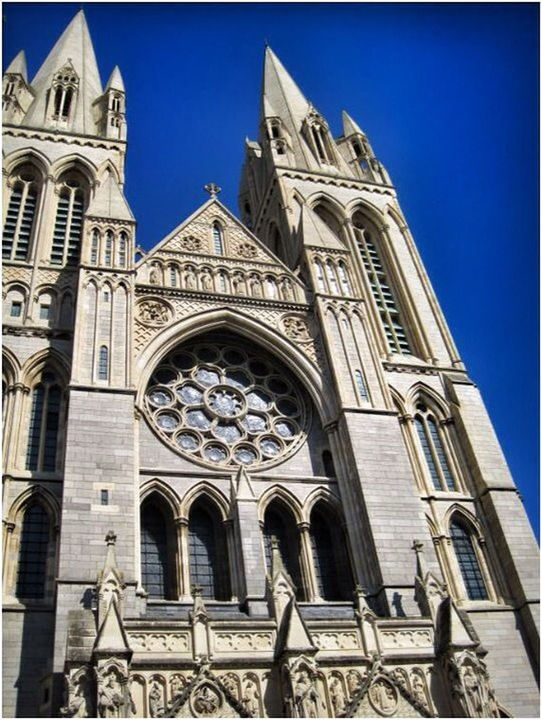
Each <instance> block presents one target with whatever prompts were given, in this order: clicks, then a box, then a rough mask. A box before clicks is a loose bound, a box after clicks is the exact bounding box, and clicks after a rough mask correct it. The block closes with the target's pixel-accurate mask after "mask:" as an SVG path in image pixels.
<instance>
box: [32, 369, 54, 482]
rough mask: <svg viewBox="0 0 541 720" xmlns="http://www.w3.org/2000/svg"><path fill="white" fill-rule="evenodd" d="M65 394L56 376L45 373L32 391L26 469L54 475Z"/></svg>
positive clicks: (48, 371)
mask: <svg viewBox="0 0 541 720" xmlns="http://www.w3.org/2000/svg"><path fill="white" fill-rule="evenodd" d="M61 399H62V394H61V390H60V386H59V384H58V380H57V377H56V375H55V374H54V373H53V372H51V371H50V370H46V371H45V372H44V373H43V374H42V376H41V380H40V382H39V383H38V384H37V385H36V386H35V387H34V389H33V390H32V406H31V410H30V426H29V432H28V446H27V450H26V469H27V470H44V471H47V472H54V471H55V470H56V465H57V451H58V427H59V422H60V406H61Z"/></svg>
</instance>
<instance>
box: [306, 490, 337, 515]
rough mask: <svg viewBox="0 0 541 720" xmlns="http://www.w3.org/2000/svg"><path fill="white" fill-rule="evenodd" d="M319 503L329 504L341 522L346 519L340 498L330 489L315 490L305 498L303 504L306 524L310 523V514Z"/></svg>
mask: <svg viewBox="0 0 541 720" xmlns="http://www.w3.org/2000/svg"><path fill="white" fill-rule="evenodd" d="M318 502H325V503H327V504H328V505H329V506H330V507H331V508H332V509H333V511H334V512H335V513H336V514H337V515H338V517H339V518H340V520H342V521H343V519H344V512H343V508H342V502H341V501H340V498H339V497H338V496H337V495H336V494H335V493H333V492H332V491H331V490H329V489H328V488H324V487H318V488H314V490H312V491H311V492H310V493H309V494H308V496H307V497H306V498H305V500H304V502H303V504H302V515H303V521H304V522H310V513H311V512H312V510H313V508H314V506H315V505H316V504H317V503H318Z"/></svg>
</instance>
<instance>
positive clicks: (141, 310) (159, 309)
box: [136, 298, 174, 327]
mask: <svg viewBox="0 0 541 720" xmlns="http://www.w3.org/2000/svg"><path fill="white" fill-rule="evenodd" d="M136 313H137V319H138V320H139V322H141V323H143V324H144V325H148V326H150V327H156V326H158V327H161V326H163V325H167V323H168V322H170V320H171V319H172V317H173V315H174V311H173V309H172V307H171V306H170V305H169V304H168V303H166V302H165V301H164V300H161V299H159V298H153V299H148V300H141V301H140V302H138V303H137V305H136Z"/></svg>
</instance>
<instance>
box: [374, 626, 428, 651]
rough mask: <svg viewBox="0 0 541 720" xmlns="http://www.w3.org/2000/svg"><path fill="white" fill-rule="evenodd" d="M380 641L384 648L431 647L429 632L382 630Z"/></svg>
mask: <svg viewBox="0 0 541 720" xmlns="http://www.w3.org/2000/svg"><path fill="white" fill-rule="evenodd" d="M381 640H382V644H383V647H385V648H395V647H398V648H412V647H432V632H431V631H430V630H382V631H381Z"/></svg>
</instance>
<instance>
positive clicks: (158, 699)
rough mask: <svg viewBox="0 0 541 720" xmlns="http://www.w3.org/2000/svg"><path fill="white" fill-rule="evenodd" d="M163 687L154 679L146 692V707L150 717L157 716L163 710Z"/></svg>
mask: <svg viewBox="0 0 541 720" xmlns="http://www.w3.org/2000/svg"><path fill="white" fill-rule="evenodd" d="M163 706H164V702H163V689H162V686H161V684H160V683H159V682H158V681H157V680H154V681H153V682H152V685H151V687H150V691H149V693H148V709H149V713H150V717H159V716H160V715H161V713H162V712H163Z"/></svg>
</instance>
